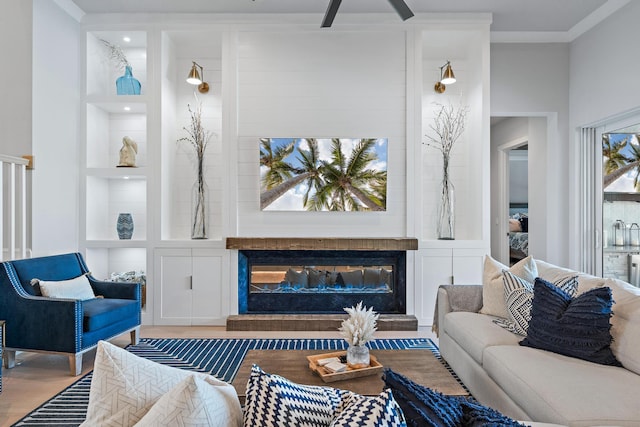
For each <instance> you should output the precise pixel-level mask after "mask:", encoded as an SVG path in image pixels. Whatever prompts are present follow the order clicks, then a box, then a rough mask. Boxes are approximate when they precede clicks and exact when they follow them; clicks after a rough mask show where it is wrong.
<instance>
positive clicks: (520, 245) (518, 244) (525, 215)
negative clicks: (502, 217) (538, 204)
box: [509, 203, 529, 262]
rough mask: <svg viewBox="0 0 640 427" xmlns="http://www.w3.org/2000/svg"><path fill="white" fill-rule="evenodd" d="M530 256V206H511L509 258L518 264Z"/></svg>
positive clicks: (517, 204) (519, 204) (514, 204)
mask: <svg viewBox="0 0 640 427" xmlns="http://www.w3.org/2000/svg"><path fill="white" fill-rule="evenodd" d="M528 255H529V206H528V204H527V203H511V204H510V205H509V258H510V260H511V262H517V261H519V260H521V259H523V258H526V257H527V256H528Z"/></svg>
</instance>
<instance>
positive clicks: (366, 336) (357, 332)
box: [338, 301, 379, 345]
mask: <svg viewBox="0 0 640 427" xmlns="http://www.w3.org/2000/svg"><path fill="white" fill-rule="evenodd" d="M344 311H346V312H347V313H349V318H348V319H347V320H344V321H343V322H342V326H340V328H339V329H338V330H339V331H340V334H341V335H342V336H343V337H344V339H345V340H346V341H347V342H348V343H349V344H350V345H364V344H365V343H366V342H367V341H370V340H371V339H372V338H373V333H374V332H375V331H376V330H377V329H378V328H377V326H376V322H377V320H378V316H379V314H378V313H376V312H374V311H373V307H370V308H369V309H367V307H363V306H362V301H360V302H359V303H358V304H357V305H356V306H355V307H351V308H345V309H344Z"/></svg>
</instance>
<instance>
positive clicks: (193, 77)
mask: <svg viewBox="0 0 640 427" xmlns="http://www.w3.org/2000/svg"><path fill="white" fill-rule="evenodd" d="M187 83H189V84H192V85H199V84H200V83H202V79H201V78H200V73H199V72H198V68H197V66H196V63H195V62H194V63H193V66H192V67H191V71H189V75H188V76H187Z"/></svg>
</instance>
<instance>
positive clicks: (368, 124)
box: [237, 30, 407, 237]
mask: <svg viewBox="0 0 640 427" xmlns="http://www.w3.org/2000/svg"><path fill="white" fill-rule="evenodd" d="M406 49H407V47H406V35H405V33H404V32H399V31H393V32H391V31H370V32H363V31H358V32H341V31H335V30H334V31H331V32H311V31H305V32H300V33H298V32H295V31H293V32H292V31H286V32H260V33H258V32H242V33H240V34H239V36H238V135H239V138H238V211H237V218H238V233H239V235H243V236H298V235H306V236H316V235H322V236H350V237H361V236H367V237H371V236H376V237H389V236H393V237H397V236H404V235H405V234H406V227H407V226H406V191H405V170H406V168H405V162H406V137H405V134H406V131H405V129H406V85H407V82H406ZM261 137H317V138H331V137H341V138H388V159H389V160H388V174H389V175H388V181H389V182H388V190H387V193H388V200H387V211H386V212H376V213H373V212H365V213H363V212H341V213H339V212H331V213H329V212H277V213H275V212H262V211H261V210H260V207H259V178H260V177H259V163H258V161H259V152H260V145H259V138H261Z"/></svg>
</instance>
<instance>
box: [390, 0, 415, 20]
mask: <svg viewBox="0 0 640 427" xmlns="http://www.w3.org/2000/svg"><path fill="white" fill-rule="evenodd" d="M389 3H391V6H393V8H394V9H395V10H396V12H398V15H400V17H401V18H402V20H403V21H406V20H407V19H409V18H411V17H412V16H413V12H412V11H411V9H409V6H407V4H406V3H405V2H404V0H389Z"/></svg>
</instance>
